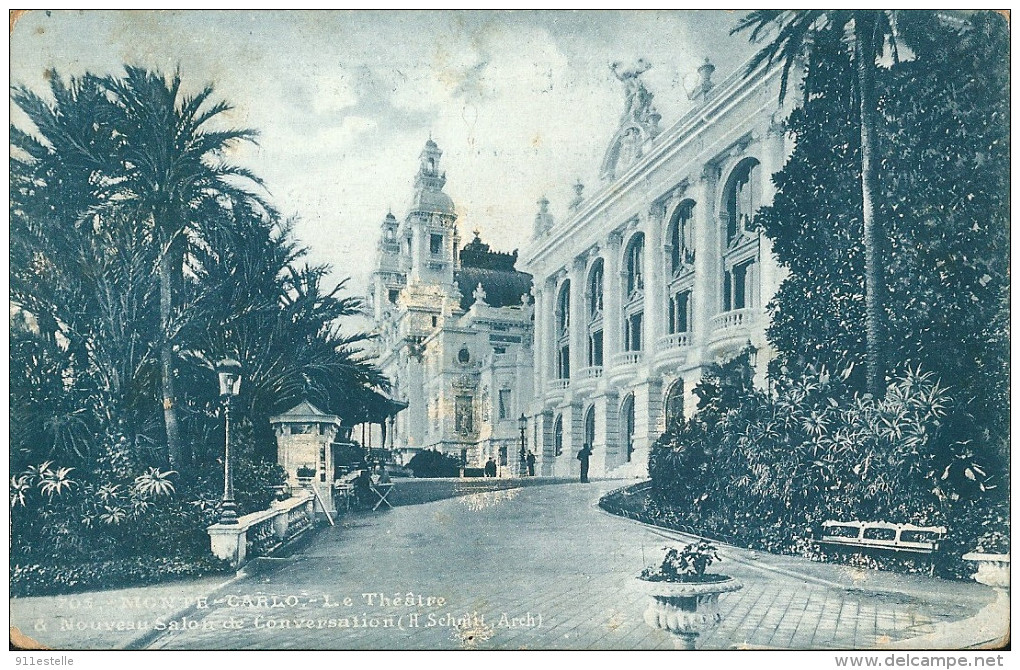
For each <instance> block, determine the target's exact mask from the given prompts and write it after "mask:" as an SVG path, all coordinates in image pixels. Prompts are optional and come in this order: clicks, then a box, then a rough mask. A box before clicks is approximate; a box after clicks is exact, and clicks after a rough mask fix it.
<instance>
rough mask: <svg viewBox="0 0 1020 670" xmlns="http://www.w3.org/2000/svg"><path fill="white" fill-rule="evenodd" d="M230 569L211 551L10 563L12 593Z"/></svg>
mask: <svg viewBox="0 0 1020 670" xmlns="http://www.w3.org/2000/svg"><path fill="white" fill-rule="evenodd" d="M229 570H230V563H229V561H221V560H219V559H217V558H214V557H213V556H212V555H211V554H209V555H207V556H204V557H202V558H199V559H195V560H190V561H184V560H181V559H178V558H172V557H167V556H152V557H144V558H143V557H137V556H136V557H131V558H125V559H121V560H110V561H101V562H94V563H83V564H71V565H53V564H38V563H30V564H24V565H23V564H12V566H11V595H12V596H14V597H25V596H41V595H50V594H56V593H61V594H63V593H75V592H78V591H88V590H93V589H98V588H104V589H109V588H119V587H126V586H138V585H144V584H152V583H155V582H158V581H161V580H164V579H166V578H167V577H191V576H198V575H207V574H211V573H216V572H227V571H229Z"/></svg>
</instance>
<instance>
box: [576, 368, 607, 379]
mask: <svg viewBox="0 0 1020 670" xmlns="http://www.w3.org/2000/svg"><path fill="white" fill-rule="evenodd" d="M601 378H602V366H601V365H593V366H591V367H590V368H582V369H581V379H601Z"/></svg>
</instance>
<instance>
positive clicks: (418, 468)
mask: <svg viewBox="0 0 1020 670" xmlns="http://www.w3.org/2000/svg"><path fill="white" fill-rule="evenodd" d="M407 467H408V469H410V470H411V471H412V472H413V473H414V476H415V477H457V476H459V475H460V460H459V459H457V458H454V457H453V456H448V455H446V454H442V453H440V452H438V451H435V450H434V449H426V450H424V451H419V452H418V453H417V454H415V455H414V456H413V457H412V458H411V460H410V461H409V462H408V464H407Z"/></svg>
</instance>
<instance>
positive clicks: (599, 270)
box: [588, 258, 605, 367]
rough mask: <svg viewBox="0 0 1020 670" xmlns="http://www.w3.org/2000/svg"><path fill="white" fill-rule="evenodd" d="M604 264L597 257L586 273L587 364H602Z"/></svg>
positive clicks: (595, 365) (598, 365)
mask: <svg viewBox="0 0 1020 670" xmlns="http://www.w3.org/2000/svg"><path fill="white" fill-rule="evenodd" d="M604 274H605V265H604V264H603V262H602V259H601V258H600V259H598V260H596V261H595V263H594V264H593V265H592V268H591V271H590V272H589V273H588V317H589V318H588V366H589V367H601V366H602V364H603V363H602V353H603V352H602V350H603V328H604V325H603V322H602V294H603V285H604V282H603V279H604Z"/></svg>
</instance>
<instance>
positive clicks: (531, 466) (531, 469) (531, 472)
mask: <svg viewBox="0 0 1020 670" xmlns="http://www.w3.org/2000/svg"><path fill="white" fill-rule="evenodd" d="M527 463H528V476H529V477H534V476H535V454H533V453H531V452H530V451H529V452H528V459H527Z"/></svg>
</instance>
